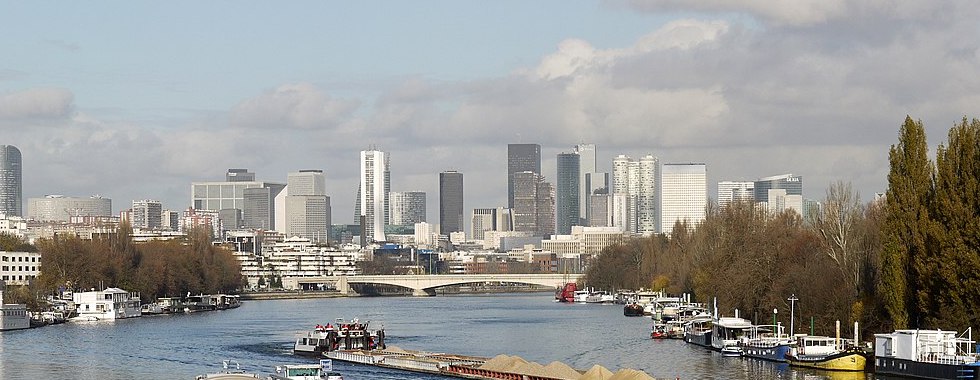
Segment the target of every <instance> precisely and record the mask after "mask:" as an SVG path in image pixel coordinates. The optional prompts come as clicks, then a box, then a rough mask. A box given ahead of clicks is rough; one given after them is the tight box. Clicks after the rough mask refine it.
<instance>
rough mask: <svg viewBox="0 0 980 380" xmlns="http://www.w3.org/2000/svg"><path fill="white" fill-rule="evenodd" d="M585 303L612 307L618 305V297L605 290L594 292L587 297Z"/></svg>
mask: <svg viewBox="0 0 980 380" xmlns="http://www.w3.org/2000/svg"><path fill="white" fill-rule="evenodd" d="M585 303H601V304H607V305H611V304H614V303H616V295H614V294H609V292H606V291H604V290H599V291H593V292H590V293H589V295H588V296H586V297H585Z"/></svg>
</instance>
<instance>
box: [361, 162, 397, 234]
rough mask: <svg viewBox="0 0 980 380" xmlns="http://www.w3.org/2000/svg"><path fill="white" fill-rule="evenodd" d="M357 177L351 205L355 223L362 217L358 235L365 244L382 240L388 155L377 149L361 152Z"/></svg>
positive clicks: (386, 215)
mask: <svg viewBox="0 0 980 380" xmlns="http://www.w3.org/2000/svg"><path fill="white" fill-rule="evenodd" d="M360 164H361V176H360V183H359V186H358V189H357V193H358V196H357V203H356V204H355V210H354V211H355V212H354V214H355V215H354V216H355V220H354V222H355V223H359V221H360V219H361V218H364V229H363V231H361V234H362V235H364V236H365V237H366V240H367V242H368V243H370V242H372V241H385V225H387V224H388V221H389V214H388V212H389V198H388V193H389V192H390V191H391V179H390V175H391V174H390V172H389V163H388V155H387V153H385V152H382V151H379V150H364V151H361V160H360Z"/></svg>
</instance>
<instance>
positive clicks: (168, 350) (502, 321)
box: [0, 293, 873, 380]
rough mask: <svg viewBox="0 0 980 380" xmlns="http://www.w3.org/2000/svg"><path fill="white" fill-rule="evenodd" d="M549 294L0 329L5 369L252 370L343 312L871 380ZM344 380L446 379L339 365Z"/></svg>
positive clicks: (797, 374)
mask: <svg viewBox="0 0 980 380" xmlns="http://www.w3.org/2000/svg"><path fill="white" fill-rule="evenodd" d="M552 300H553V296H552V295H551V294H549V293H526V294H505V295H500V294H497V295H487V296H482V295H481V296H476V295H472V296H437V297H355V298H324V299H302V300H268V301H245V302H244V303H243V305H242V307H240V308H238V309H233V310H224V311H216V312H207V313H193V314H184V315H163V316H147V317H142V318H132V319H126V320H119V321H113V322H108V321H107V322H85V323H67V324H62V325H55V326H48V327H44V328H39V329H30V330H20V331H6V332H3V333H0V377H2V378H3V379H42V378H45V379H47V378H50V379H193V378H194V376H195V375H199V374H204V373H208V372H216V371H218V370H219V369H220V363H221V361H222V360H225V359H232V360H235V361H237V362H239V363H240V364H241V365H242V367H243V369H246V370H248V371H250V372H259V373H263V374H265V373H269V372H271V371H272V370H273V369H274V368H275V366H276V365H278V364H290V363H302V362H313V361H314V360H313V359H309V358H302V357H296V356H293V355H292V354H291V349H292V344H293V341H294V340H295V339H296V337H297V336H299V335H301V334H303V333H305V332H306V331H307V330H308V329H312V328H313V327H314V326H315V325H317V324H326V323H327V322H332V321H333V320H334V319H336V318H348V319H349V318H354V317H357V318H359V319H360V320H361V321H370V323H371V327H372V328H373V327H378V326H379V325H383V326H384V328H385V331H386V333H387V343H388V344H389V345H395V346H399V347H402V348H405V349H413V350H426V351H431V352H449V353H458V354H465V355H475V356H486V357H492V356H495V355H498V354H508V355H519V356H521V357H523V358H525V359H528V360H533V361H537V362H539V363H541V364H548V363H550V362H552V361H555V360H557V361H562V362H564V363H566V364H569V365H571V366H572V367H575V368H579V369H588V368H590V367H591V366H593V365H595V364H600V365H602V366H604V367H606V368H609V369H610V370H613V371H615V370H617V369H620V368H634V369H640V370H643V371H646V372H647V373H648V374H650V375H652V376H654V377H656V378H658V379H660V378H667V379H676V378H680V379H794V380H795V379H814V380H816V379H835V380H836V379H841V380H844V379H862V380H863V379H872V378H873V376H872V375H866V376H865V375H859V376H854V375H850V376H828V374H825V373H817V372H813V371H800V370H795V369H790V368H787V366H786V365H784V364H776V363H769V362H763V361H756V360H749V359H741V358H723V357H721V355H720V354H717V353H713V352H710V351H707V350H704V349H702V348H699V347H695V346H693V345H690V344H686V343H684V342H683V341H680V340H652V339H650V337H649V331H650V319H649V318H638V317H634V318H627V317H624V316H623V308H622V306H619V305H575V304H562V303H556V302H553V301H552ZM335 368H336V369H337V370H339V371H340V372H343V373H344V377H345V379H347V380H367V379H445V378H444V377H440V376H432V375H421V374H413V373H406V372H400V371H394V370H386V369H379V368H374V367H366V366H359V365H352V364H346V363H335Z"/></svg>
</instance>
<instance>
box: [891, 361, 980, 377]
mask: <svg viewBox="0 0 980 380" xmlns="http://www.w3.org/2000/svg"><path fill="white" fill-rule="evenodd" d="M978 372H980V366H978V365H963V364H939V363H925V362H917V361H913V360H906V359H897V358H888V357H875V373H879V374H887V375H894V376H902V377H911V378H916V379H967V380H977V379H980V377H978Z"/></svg>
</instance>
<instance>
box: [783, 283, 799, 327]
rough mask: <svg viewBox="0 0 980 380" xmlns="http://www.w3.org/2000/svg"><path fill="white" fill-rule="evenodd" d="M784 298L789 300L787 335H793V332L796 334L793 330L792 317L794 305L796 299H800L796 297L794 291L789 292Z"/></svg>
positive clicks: (794, 315) (794, 314) (793, 316)
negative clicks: (792, 292) (787, 296)
mask: <svg viewBox="0 0 980 380" xmlns="http://www.w3.org/2000/svg"><path fill="white" fill-rule="evenodd" d="M786 300H787V301H789V335H790V336H793V335H794V334H796V331H795V330H793V319H794V318H795V317H796V308H795V306H796V301H799V300H800V299H799V298H796V294H795V293H794V294H791V295H790V296H789V298H787V299H786Z"/></svg>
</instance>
